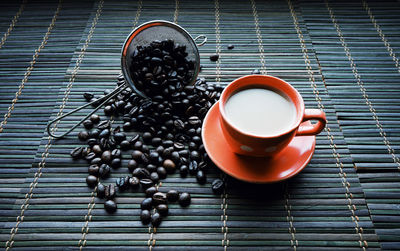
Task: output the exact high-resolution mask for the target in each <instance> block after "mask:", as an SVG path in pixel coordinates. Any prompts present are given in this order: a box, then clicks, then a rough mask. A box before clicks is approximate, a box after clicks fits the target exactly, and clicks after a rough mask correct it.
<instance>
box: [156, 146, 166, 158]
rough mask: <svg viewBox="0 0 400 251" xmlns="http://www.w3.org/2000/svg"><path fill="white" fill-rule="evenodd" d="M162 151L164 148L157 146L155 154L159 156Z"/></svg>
mask: <svg viewBox="0 0 400 251" xmlns="http://www.w3.org/2000/svg"><path fill="white" fill-rule="evenodd" d="M164 150H165V148H164V147H163V146H158V147H157V148H156V152H157V153H158V155H159V156H160V155H162V154H163V152H164Z"/></svg>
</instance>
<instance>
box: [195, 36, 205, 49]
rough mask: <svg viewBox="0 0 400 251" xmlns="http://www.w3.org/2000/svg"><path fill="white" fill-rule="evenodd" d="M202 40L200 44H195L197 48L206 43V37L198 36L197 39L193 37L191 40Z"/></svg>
mask: <svg viewBox="0 0 400 251" xmlns="http://www.w3.org/2000/svg"><path fill="white" fill-rule="evenodd" d="M200 38H202V39H203V41H201V42H200V43H198V44H196V45H197V46H199V47H200V46H203V45H204V44H205V43H207V37H206V35H198V36H197V37H195V38H194V39H193V40H194V41H195V42H196V41H197V40H198V39H200Z"/></svg>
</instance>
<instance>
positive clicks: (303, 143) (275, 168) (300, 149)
mask: <svg viewBox="0 0 400 251" xmlns="http://www.w3.org/2000/svg"><path fill="white" fill-rule="evenodd" d="M307 123H310V122H307ZM202 138H203V143H204V147H205V149H206V151H207V153H208V155H209V156H210V158H211V160H212V161H213V162H214V163H215V164H216V165H217V166H218V167H219V168H220V169H221V170H222V171H224V172H225V173H227V174H229V175H230V176H232V177H234V178H236V179H239V180H243V181H247V182H254V183H272V182H277V181H282V180H285V179H288V178H290V177H292V176H294V175H296V174H297V173H299V172H300V171H301V170H303V168H304V167H305V166H306V165H307V164H308V163H309V162H310V160H311V157H312V155H313V153H314V149H315V136H297V137H294V138H293V140H292V141H291V142H290V143H289V145H288V146H287V147H286V148H285V149H283V150H282V151H281V152H279V153H278V154H277V155H274V156H272V157H265V158H260V157H250V156H242V155H238V154H236V153H234V152H232V151H231V150H230V148H229V146H228V143H227V142H226V141H225V137H224V135H223V134H222V130H221V126H220V116H219V106H218V102H217V103H215V104H214V105H213V106H212V107H211V109H210V110H209V111H208V113H207V115H206V117H205V119H204V122H203V128H202Z"/></svg>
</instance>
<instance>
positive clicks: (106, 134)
mask: <svg viewBox="0 0 400 251" xmlns="http://www.w3.org/2000/svg"><path fill="white" fill-rule="evenodd" d="M109 136H110V129H108V128H106V129H103V130H102V131H101V132H100V134H99V138H101V139H102V138H108V137H109Z"/></svg>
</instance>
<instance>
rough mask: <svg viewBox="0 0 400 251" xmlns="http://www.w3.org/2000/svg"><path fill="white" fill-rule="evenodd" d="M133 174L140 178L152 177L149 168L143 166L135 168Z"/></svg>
mask: <svg viewBox="0 0 400 251" xmlns="http://www.w3.org/2000/svg"><path fill="white" fill-rule="evenodd" d="M132 175H133V176H136V177H138V178H139V179H147V178H150V173H149V171H147V169H145V168H143V167H138V168H136V169H135V170H133V172H132Z"/></svg>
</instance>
